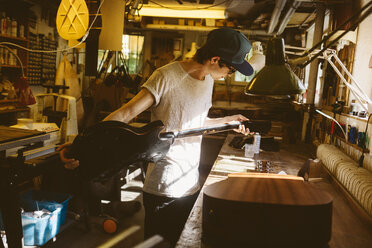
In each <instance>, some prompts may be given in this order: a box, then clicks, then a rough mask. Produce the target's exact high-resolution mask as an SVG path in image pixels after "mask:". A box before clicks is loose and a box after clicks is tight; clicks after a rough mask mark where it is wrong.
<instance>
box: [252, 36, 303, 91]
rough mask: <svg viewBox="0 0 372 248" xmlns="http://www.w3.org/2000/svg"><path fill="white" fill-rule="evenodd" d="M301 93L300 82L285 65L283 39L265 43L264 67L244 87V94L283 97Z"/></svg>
mask: <svg viewBox="0 0 372 248" xmlns="http://www.w3.org/2000/svg"><path fill="white" fill-rule="evenodd" d="M303 91H304V86H303V85H302V83H301V80H300V79H299V78H298V77H297V75H296V74H295V73H294V72H293V71H292V70H291V69H290V68H289V66H288V65H286V64H285V61H284V41H283V39H281V38H276V37H274V38H272V39H270V40H269V41H268V43H267V54H266V62H265V67H264V68H262V69H261V71H259V72H258V73H257V75H256V76H255V77H254V78H253V80H252V81H251V83H250V84H248V85H247V86H246V94H248V95H267V96H283V95H295V94H300V93H301V92H303Z"/></svg>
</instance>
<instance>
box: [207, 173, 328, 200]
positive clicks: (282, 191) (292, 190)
mask: <svg viewBox="0 0 372 248" xmlns="http://www.w3.org/2000/svg"><path fill="white" fill-rule="evenodd" d="M271 175H275V174H271ZM251 176H252V177H249V176H246V177H244V176H242V174H240V176H239V175H236V176H233V177H231V176H230V177H229V178H228V179H226V180H224V181H221V182H218V183H215V184H212V185H209V186H208V187H206V188H205V190H204V194H205V195H207V196H209V197H212V198H216V199H221V200H228V201H239V202H245V203H258V204H269V205H271V204H273V205H295V206H315V205H326V204H330V203H331V202H332V198H331V197H330V196H329V195H328V194H326V193H324V192H321V191H319V190H318V189H317V188H315V187H314V186H312V185H310V184H308V183H305V182H303V181H302V180H301V179H296V178H295V177H294V176H288V179H286V176H283V175H280V176H271V177H269V176H270V174H262V177H259V176H260V175H259V173H256V174H253V175H251Z"/></svg>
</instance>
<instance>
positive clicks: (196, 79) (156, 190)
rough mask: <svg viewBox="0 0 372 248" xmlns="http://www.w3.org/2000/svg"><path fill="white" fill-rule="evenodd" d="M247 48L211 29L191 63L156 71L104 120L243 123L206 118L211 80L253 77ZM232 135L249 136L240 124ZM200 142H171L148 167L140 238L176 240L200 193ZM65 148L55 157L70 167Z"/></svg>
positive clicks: (240, 38)
mask: <svg viewBox="0 0 372 248" xmlns="http://www.w3.org/2000/svg"><path fill="white" fill-rule="evenodd" d="M250 49H251V44H250V42H249V41H248V39H247V38H246V36H245V35H243V34H242V33H240V32H238V31H235V30H233V29H230V28H221V29H215V30H213V31H211V32H210V33H209V34H208V37H207V41H206V43H205V44H204V46H202V47H201V48H200V49H198V50H197V52H196V54H195V56H194V57H193V59H192V60H185V61H176V62H172V63H170V64H168V65H165V66H163V67H161V68H159V69H157V70H156V71H155V72H154V73H153V74H152V75H151V77H150V78H149V79H148V80H147V82H146V83H144V84H143V86H142V90H141V91H140V92H139V93H138V94H137V95H136V96H135V97H134V98H133V99H132V100H131V101H129V102H128V103H127V104H125V105H123V106H122V107H121V108H119V109H118V110H116V111H114V112H113V113H111V114H110V115H108V116H107V117H106V118H105V119H104V121H107V120H117V121H122V122H125V123H129V122H130V121H131V120H132V119H133V118H134V117H136V116H137V115H139V114H140V113H142V112H143V111H145V110H147V109H148V108H150V110H151V120H152V121H154V120H161V121H162V122H163V123H164V124H165V131H174V130H184V129H191V128H197V127H202V126H212V125H216V124H222V123H229V122H233V121H244V120H247V118H245V117H244V116H242V115H233V116H226V117H224V118H216V119H210V118H207V114H208V111H209V108H210V107H211V106H212V103H211V100H212V92H213V83H214V80H216V79H221V78H223V77H226V76H231V74H232V73H234V72H235V71H236V70H238V71H239V72H241V73H242V74H244V75H251V74H252V73H253V68H252V66H251V65H250V64H249V63H248V62H247V61H246V60H245V58H246V55H247V53H248V52H249V50H250ZM236 131H237V132H241V133H243V134H245V135H247V134H248V133H249V130H248V129H246V128H245V127H244V126H243V125H240V126H239V129H237V130H236ZM201 140H202V137H201V136H195V137H187V138H182V139H177V140H175V142H174V143H173V144H172V146H171V148H170V150H169V152H168V153H167V155H166V156H165V158H164V159H162V160H160V161H159V162H157V163H156V164H150V165H149V167H148V170H147V173H146V178H145V182H144V187H143V204H144V208H145V239H147V238H149V237H151V236H153V235H155V234H160V235H161V236H162V237H164V238H165V239H166V240H168V241H169V242H170V243H171V244H172V246H174V245H175V244H176V242H177V240H178V239H179V236H180V234H181V231H182V229H183V226H184V223H185V222H186V220H187V217H188V215H189V213H190V210H191V208H192V206H193V204H194V202H195V200H196V198H197V196H198V193H199V189H200V186H199V182H198V181H199V173H198V166H199V159H200V148H201ZM68 147H69V144H64V145H62V146H61V147H60V148H59V150H60V151H61V152H60V155H61V159H62V161H63V162H65V166H66V168H70V169H73V168H76V167H77V166H78V165H79V161H77V160H74V159H68V158H67V156H66V154H68ZM64 148H67V149H64Z"/></svg>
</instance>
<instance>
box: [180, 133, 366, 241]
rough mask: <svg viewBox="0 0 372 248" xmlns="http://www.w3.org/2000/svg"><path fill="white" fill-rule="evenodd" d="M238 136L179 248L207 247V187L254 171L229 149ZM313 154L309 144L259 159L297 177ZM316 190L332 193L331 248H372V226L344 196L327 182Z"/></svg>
mask: <svg viewBox="0 0 372 248" xmlns="http://www.w3.org/2000/svg"><path fill="white" fill-rule="evenodd" d="M234 136H235V135H233V134H230V135H228V136H227V138H226V140H225V142H224V144H223V146H222V148H221V151H220V153H219V156H218V158H217V160H216V161H215V163H214V165H213V167H212V170H211V172H210V174H209V176H208V178H207V180H206V182H205V184H204V185H203V187H202V189H201V192H200V194H199V196H198V198H197V200H196V202H195V204H194V207H193V209H192V210H191V213H190V215H189V218H188V220H187V222H186V224H185V227H184V230H183V232H182V234H181V236H180V239H179V241H178V243H177V245H176V247H178V248H186V247H188V248H196V247H205V245H204V244H203V243H202V241H201V234H202V207H203V206H202V202H203V190H204V189H205V188H206V186H208V185H210V184H213V183H216V182H219V181H222V180H225V179H226V178H227V176H228V174H229V173H234V172H247V171H253V170H254V168H255V162H254V161H253V160H251V161H249V159H247V158H245V157H244V151H243V150H241V149H235V148H232V147H230V146H229V143H230V142H231V140H232V139H233V137H234ZM309 158H311V153H310V151H309V149H308V147H306V145H305V144H293V145H288V144H281V149H280V152H261V153H260V154H259V156H258V157H257V159H259V160H260V159H262V160H264V159H265V160H270V161H271V162H272V164H273V165H274V166H273V171H272V172H273V173H278V172H282V173H283V172H285V173H287V174H288V175H297V172H298V170H299V169H300V167H301V166H302V165H303V164H304V163H305V161H306V160H307V159H309ZM311 183H312V184H313V185H314V186H315V187H318V188H320V189H321V190H323V191H325V192H327V193H328V194H330V195H331V196H332V198H333V206H334V207H333V215H332V218H333V223H332V238H331V241H330V242H329V247H330V248H336V247H337V248H353V247H358V248H362V247H363V248H364V247H365V248H367V247H368V248H369V247H371V244H372V235H371V233H372V227H371V226H368V225H367V224H366V223H363V222H362V221H361V220H360V219H359V217H358V216H357V215H356V214H355V213H354V212H353V210H352V209H351V208H350V206H349V205H348V203H347V201H346V200H345V199H344V198H343V196H342V195H341V194H340V193H339V192H338V191H336V190H335V188H334V187H333V186H332V184H330V182H329V181H328V180H327V179H319V180H314V181H312V182H311Z"/></svg>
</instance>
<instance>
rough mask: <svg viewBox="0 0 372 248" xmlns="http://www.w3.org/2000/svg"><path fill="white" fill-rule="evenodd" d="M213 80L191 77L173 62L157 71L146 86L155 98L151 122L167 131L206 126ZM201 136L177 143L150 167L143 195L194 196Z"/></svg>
mask: <svg viewBox="0 0 372 248" xmlns="http://www.w3.org/2000/svg"><path fill="white" fill-rule="evenodd" d="M213 82H214V80H213V79H212V77H211V76H210V75H207V76H206V77H205V80H203V81H201V80H197V79H195V78H193V77H191V76H190V75H189V74H188V73H187V72H186V71H185V70H184V69H183V67H182V66H181V64H180V62H173V63H170V64H168V65H166V66H163V67H161V68H159V69H157V70H156V71H155V72H154V73H153V74H152V75H151V77H150V78H149V79H148V80H147V82H146V83H145V84H144V85H143V87H145V88H146V89H148V90H149V91H150V92H151V93H152V94H153V95H154V97H155V104H154V106H153V107H152V108H151V120H152V121H155V120H161V121H162V122H163V123H164V125H165V130H164V131H178V130H185V129H191V128H198V127H202V126H204V122H205V119H206V117H207V114H208V111H209V109H210V107H211V106H212V92H213ZM201 139H202V137H201V136H192V137H187V138H180V139H175V141H174V143H173V144H172V145H171V147H170V150H169V152H168V153H167V155H166V156H165V158H163V159H162V160H160V161H158V162H157V163H156V164H149V167H148V169H147V173H146V179H145V183H144V187H143V191H145V192H147V193H151V194H155V195H161V196H167V197H182V196H187V195H192V194H194V193H195V192H196V191H198V190H199V188H200V186H199V171H198V167H199V159H200V146H201Z"/></svg>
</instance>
